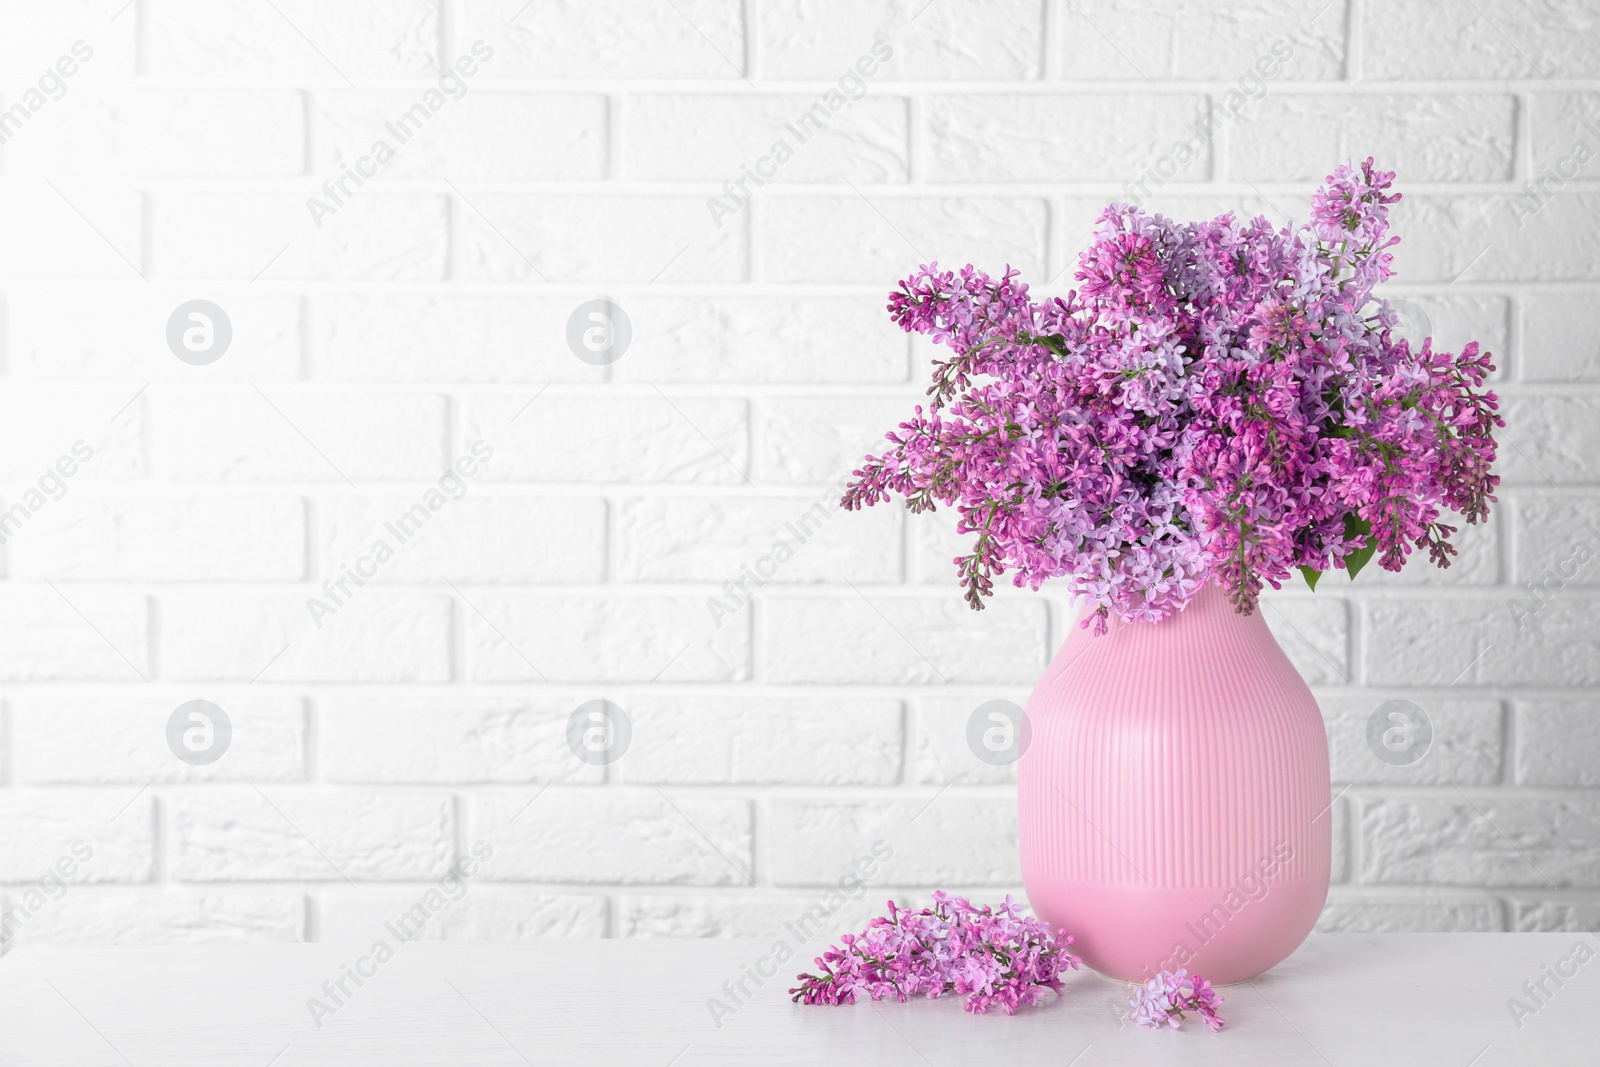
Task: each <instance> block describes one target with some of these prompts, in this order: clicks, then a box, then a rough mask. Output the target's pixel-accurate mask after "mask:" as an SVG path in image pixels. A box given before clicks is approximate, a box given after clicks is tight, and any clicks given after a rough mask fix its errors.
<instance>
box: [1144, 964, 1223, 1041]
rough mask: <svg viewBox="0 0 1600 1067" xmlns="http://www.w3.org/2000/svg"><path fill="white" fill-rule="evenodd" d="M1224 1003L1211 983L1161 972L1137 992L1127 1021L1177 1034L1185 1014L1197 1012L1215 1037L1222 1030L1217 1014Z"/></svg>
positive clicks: (1179, 974) (1184, 974) (1182, 974)
mask: <svg viewBox="0 0 1600 1067" xmlns="http://www.w3.org/2000/svg"><path fill="white" fill-rule="evenodd" d="M1221 1002H1222V998H1221V997H1220V996H1218V995H1217V992H1216V990H1214V989H1212V988H1211V983H1210V982H1208V981H1206V980H1205V979H1204V978H1201V977H1200V976H1199V975H1195V976H1193V977H1192V978H1191V977H1190V976H1189V972H1188V971H1184V970H1179V971H1178V973H1177V974H1173V973H1172V972H1171V971H1162V972H1161V973H1160V974H1158V975H1156V976H1155V977H1154V978H1152V979H1150V980H1149V981H1148V982H1146V983H1145V984H1144V985H1142V986H1139V987H1138V988H1137V989H1135V990H1134V992H1133V996H1132V997H1130V998H1129V1000H1128V1018H1130V1019H1132V1020H1133V1021H1134V1022H1136V1023H1138V1024H1139V1025H1140V1026H1148V1027H1150V1028H1152V1029H1155V1030H1159V1029H1161V1028H1162V1027H1163V1026H1170V1027H1172V1028H1173V1029H1174V1030H1176V1029H1177V1028H1178V1027H1179V1026H1180V1025H1182V1023H1183V1020H1184V1018H1185V1015H1184V1013H1185V1012H1194V1013H1195V1014H1197V1015H1199V1016H1200V1018H1202V1019H1204V1020H1205V1023H1206V1025H1207V1026H1209V1027H1211V1032H1212V1033H1216V1032H1217V1031H1218V1030H1221V1029H1222V1027H1223V1021H1222V1016H1220V1015H1218V1014H1217V1005H1218V1004H1220V1003H1221Z"/></svg>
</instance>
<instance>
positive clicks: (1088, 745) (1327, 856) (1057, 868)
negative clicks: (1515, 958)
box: [1017, 585, 1333, 983]
mask: <svg viewBox="0 0 1600 1067" xmlns="http://www.w3.org/2000/svg"><path fill="white" fill-rule="evenodd" d="M1027 716H1028V722H1029V727H1030V729H1031V741H1030V743H1029V745H1028V747H1027V749H1026V750H1025V751H1024V753H1023V755H1022V758H1021V759H1020V761H1019V762H1018V765H1017V792H1018V798H1017V799H1018V824H1019V833H1020V837H1021V843H1022V872H1023V880H1024V884H1025V885H1026V888H1027V892H1028V900H1029V902H1030V903H1031V904H1032V906H1033V909H1034V911H1035V912H1036V913H1037V914H1039V915H1040V916H1041V917H1042V918H1044V919H1045V920H1047V921H1048V922H1050V924H1051V925H1052V926H1057V927H1064V928H1065V929H1066V930H1067V931H1068V932H1069V933H1071V934H1073V935H1074V936H1075V937H1077V939H1078V940H1077V943H1076V945H1075V946H1074V948H1075V949H1076V950H1077V951H1079V952H1081V954H1082V956H1083V958H1084V962H1085V963H1087V964H1088V965H1089V966H1090V967H1092V968H1094V969H1095V970H1097V971H1099V972H1101V973H1102V974H1106V975H1110V976H1111V977H1114V978H1120V979H1123V980H1127V981H1142V980H1144V979H1146V978H1148V977H1150V976H1151V975H1153V974H1154V973H1155V972H1156V971H1159V970H1161V969H1163V968H1166V969H1169V970H1177V969H1178V968H1179V967H1184V968H1186V969H1187V970H1188V971H1189V972H1190V973H1191V974H1199V975H1202V976H1204V977H1205V978H1208V979H1210V980H1211V981H1213V982H1217V983H1228V982H1240V981H1244V980H1246V979H1249V978H1252V977H1254V976H1255V975H1258V974H1260V973H1261V972H1262V971H1265V970H1266V969H1267V968H1269V967H1271V966H1273V965H1274V964H1276V963H1278V962H1279V961H1280V960H1282V959H1283V958H1284V957H1286V956H1287V955H1288V954H1289V953H1290V952H1293V951H1294V949H1295V948H1296V947H1298V946H1299V944H1300V943H1301V942H1302V941H1303V940H1304V939H1305V936H1306V934H1308V933H1310V931H1311V927H1312V925H1313V924H1314V923H1315V922H1316V918H1317V915H1318V913H1319V912H1320V911H1321V910H1322V905H1323V902H1324V901H1325V900H1326V898H1327V895H1328V877H1329V868H1330V863H1331V845H1332V832H1331V825H1332V821H1333V814H1332V812H1331V811H1330V810H1329V808H1330V801H1331V798H1330V796H1329V786H1328V739H1327V733H1326V731H1325V729H1324V727H1323V723H1322V715H1321V713H1320V712H1319V711H1318V710H1317V703H1316V700H1315V699H1314V698H1313V697H1312V695H1311V691H1310V690H1309V689H1307V688H1306V684H1305V682H1304V681H1302V680H1301V678H1300V675H1299V674H1298V673H1297V672H1296V671H1295V669H1294V666H1293V665H1292V664H1291V663H1290V662H1289V659H1288V657H1287V656H1285V655H1284V654H1283V650H1282V649H1281V648H1279V647H1278V643H1277V641H1276V640H1275V639H1274V638H1273V636H1272V631H1271V630H1269V629H1268V628H1267V624H1266V622H1265V621H1264V620H1263V619H1262V617H1261V613H1260V612H1259V611H1257V612H1256V613H1255V614H1253V615H1248V616H1244V615H1239V614H1237V613H1235V612H1234V610H1233V608H1232V606H1231V605H1230V604H1229V603H1228V602H1227V599H1226V596H1225V595H1224V593H1223V592H1222V591H1221V590H1220V589H1219V588H1217V587H1216V586H1215V585H1207V586H1206V588H1205V589H1203V590H1202V591H1201V592H1200V593H1199V594H1198V595H1197V596H1196V597H1195V598H1194V599H1193V600H1191V601H1190V602H1189V605H1188V606H1187V607H1186V608H1185V609H1184V610H1183V611H1181V612H1179V613H1178V614H1177V615H1174V616H1171V617H1168V618H1166V619H1163V620H1161V621H1160V622H1156V623H1149V622H1138V623H1126V624H1123V623H1117V622H1114V621H1113V622H1112V623H1111V628H1110V631H1109V632H1108V633H1106V634H1104V635H1103V636H1098V637H1097V636H1095V635H1094V633H1093V631H1092V630H1084V629H1075V630H1074V631H1073V633H1072V635H1071V636H1070V637H1069V638H1068V639H1067V641H1066V643H1065V644H1064V645H1063V646H1062V648H1061V651H1060V652H1059V653H1058V654H1057V656H1056V658H1055V661H1054V662H1053V663H1051V665H1050V668H1049V670H1048V671H1047V672H1046V674H1045V676H1044V678H1043V679H1042V680H1041V681H1040V682H1039V684H1038V686H1037V687H1035V689H1034V691H1033V695H1032V696H1031V697H1030V698H1029V700H1028V707H1027Z"/></svg>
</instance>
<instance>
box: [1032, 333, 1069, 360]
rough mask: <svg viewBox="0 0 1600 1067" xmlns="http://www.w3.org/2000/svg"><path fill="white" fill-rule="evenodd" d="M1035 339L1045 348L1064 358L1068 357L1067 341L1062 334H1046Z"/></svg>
mask: <svg viewBox="0 0 1600 1067" xmlns="http://www.w3.org/2000/svg"><path fill="white" fill-rule="evenodd" d="M1035 340H1036V341H1038V343H1039V344H1041V345H1043V346H1044V347H1045V348H1048V349H1049V350H1050V351H1051V352H1054V353H1055V354H1056V355H1058V356H1061V357H1063V358H1065V357H1066V354H1067V342H1066V340H1065V339H1064V338H1062V336H1061V335H1060V334H1055V333H1051V334H1045V335H1043V336H1041V337H1038V338H1035Z"/></svg>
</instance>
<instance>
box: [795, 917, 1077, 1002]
mask: <svg viewBox="0 0 1600 1067" xmlns="http://www.w3.org/2000/svg"><path fill="white" fill-rule="evenodd" d="M932 900H933V906H932V907H929V908H922V909H920V910H917V911H907V910H905V909H904V908H898V907H896V906H895V903H894V901H892V900H891V901H889V914H888V915H886V916H882V915H880V916H879V917H877V918H875V919H873V920H872V921H871V922H870V923H868V924H867V928H866V929H865V930H864V931H862V932H861V934H859V935H854V934H845V935H844V936H843V937H841V938H840V939H839V940H840V942H841V943H842V946H843V947H840V946H837V945H836V946H832V947H830V948H829V949H828V950H827V951H826V952H824V953H823V954H822V955H821V956H818V957H817V966H818V967H820V968H821V970H822V973H821V974H802V975H800V976H799V981H800V984H799V985H798V986H796V987H795V988H793V989H791V990H789V992H790V993H792V994H793V999H794V1000H796V1001H802V1002H804V1003H806V1004H846V1003H848V1004H854V1003H855V1000H856V995H857V994H858V993H860V994H865V995H866V996H868V997H870V998H871V999H873V1000H882V999H883V998H885V997H889V996H894V997H896V998H898V999H899V1000H901V1001H902V1002H904V1001H906V1000H908V999H910V998H911V997H913V996H919V995H920V996H925V997H929V998H933V997H941V996H944V995H945V994H946V993H962V994H966V995H967V1004H966V1008H967V1010H968V1011H970V1012H975V1013H976V1014H979V1015H982V1014H984V1013H985V1012H987V1011H988V1010H989V1009H990V1008H992V1007H999V1008H1002V1009H1004V1011H1005V1013H1006V1014H1007V1015H1012V1014H1015V1013H1016V1010H1017V1008H1019V1007H1021V1006H1022V1005H1024V1004H1036V1003H1038V1000H1039V991H1040V990H1041V989H1043V988H1049V989H1053V990H1055V991H1056V992H1057V993H1058V994H1059V993H1060V992H1061V981H1060V978H1059V976H1060V974H1061V972H1062V971H1064V970H1068V969H1076V968H1077V966H1078V964H1079V963H1080V962H1082V961H1081V960H1080V959H1079V958H1078V957H1077V956H1073V955H1071V954H1070V953H1069V952H1068V951H1067V948H1068V946H1070V945H1071V944H1072V942H1073V940H1074V939H1073V937H1072V935H1070V934H1068V933H1067V932H1066V931H1065V930H1062V931H1059V932H1056V933H1052V932H1051V930H1050V927H1049V926H1048V925H1046V924H1045V923H1043V922H1040V921H1039V920H1038V919H1035V918H1033V917H1032V916H1027V915H1021V914H1019V913H1018V911H1017V906H1016V904H1015V903H1014V902H1013V901H1012V899H1011V897H1010V895H1007V896H1006V899H1005V903H1004V904H1001V905H1000V906H999V907H998V908H990V907H989V906H987V905H985V906H984V907H982V908H979V907H977V906H976V905H973V904H971V903H969V902H968V901H967V900H966V899H964V898H962V897H952V896H950V895H949V894H947V893H944V892H935V893H934V894H933V897H932Z"/></svg>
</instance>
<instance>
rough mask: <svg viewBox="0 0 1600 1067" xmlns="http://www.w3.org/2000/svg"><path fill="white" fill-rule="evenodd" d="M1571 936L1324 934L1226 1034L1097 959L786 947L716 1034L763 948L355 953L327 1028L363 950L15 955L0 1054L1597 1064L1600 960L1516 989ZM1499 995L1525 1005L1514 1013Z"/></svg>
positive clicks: (293, 1066) (592, 1061)
mask: <svg viewBox="0 0 1600 1067" xmlns="http://www.w3.org/2000/svg"><path fill="white" fill-rule="evenodd" d="M1580 939H1582V940H1586V941H1587V942H1588V943H1589V944H1590V946H1591V947H1600V945H1597V943H1600V938H1596V937H1595V936H1593V935H1578V934H1384V935H1364V934H1335V935H1321V936H1316V937H1313V938H1312V939H1311V940H1310V941H1309V942H1307V943H1306V945H1305V946H1304V947H1303V948H1302V949H1301V950H1300V951H1299V952H1297V953H1296V954H1295V955H1294V956H1293V957H1292V958H1291V959H1289V960H1288V961H1287V962H1285V963H1283V964H1281V965H1280V966H1279V967H1278V968H1276V969H1275V970H1274V971H1272V972H1271V973H1270V974H1268V975H1266V976H1264V977H1263V978H1260V979H1258V980H1257V981H1256V982H1254V983H1252V984H1249V985H1244V986H1237V987H1232V988H1228V989H1224V990H1223V991H1222V992H1223V994H1224V996H1225V997H1226V998H1227V999H1226V1002H1225V1004H1224V1005H1223V1016H1224V1018H1226V1019H1227V1021H1228V1028H1227V1029H1226V1030H1224V1031H1223V1032H1222V1033H1221V1034H1212V1033H1210V1032H1209V1031H1207V1030H1205V1029H1204V1028H1203V1027H1198V1026H1189V1027H1186V1028H1185V1029H1184V1030H1181V1031H1176V1032H1173V1031H1160V1032H1154V1031H1149V1030H1144V1029H1140V1028H1138V1027H1135V1026H1133V1025H1132V1024H1129V1023H1126V1022H1125V1021H1122V1020H1120V1019H1119V1014H1120V1010H1121V1008H1122V1006H1123V1003H1124V1001H1125V999H1126V996H1127V993H1126V989H1125V987H1123V986H1121V985H1119V984H1117V983H1114V982H1111V981H1108V980H1106V979H1103V978H1100V977H1098V976H1096V975H1093V974H1090V973H1088V972H1078V973H1077V974H1075V975H1072V976H1071V977H1070V978H1069V980H1068V982H1067V990H1066V995H1065V996H1063V997H1060V998H1057V997H1054V996H1050V997H1049V998H1048V999H1047V1000H1046V1001H1045V1002H1044V1003H1043V1004H1042V1005H1041V1006H1039V1007H1037V1008H1034V1009H1029V1010H1025V1011H1023V1012H1021V1013H1019V1014H1018V1015H1017V1016H1015V1017H1013V1018H1007V1017H1005V1016H1004V1015H995V1016H974V1015H969V1014H967V1013H965V1012H963V1011H962V1010H961V1002H960V1000H959V999H955V998H947V999H943V1000H938V1001H931V1002H930V1001H914V1002H912V1003H909V1004H899V1003H895V1002H892V1001H891V1002H887V1003H880V1004H876V1005H873V1004H867V1003H861V1004H856V1005H854V1006H843V1007H837V1008H828V1007H803V1006H799V1005H793V1004H791V1003H790V1002H789V1000H788V998H787V997H786V995H785V993H784V990H785V988H786V987H787V986H788V985H790V984H791V978H792V976H793V975H794V974H795V973H796V971H797V970H798V967H797V966H796V964H799V963H801V962H802V961H800V960H791V961H789V963H788V964H785V965H784V966H783V967H782V968H781V969H780V970H779V971H778V973H777V974H776V976H774V977H773V978H771V979H770V980H767V981H766V982H765V984H764V985H763V986H762V987H761V988H760V989H759V990H758V991H756V992H755V995H754V996H753V997H752V998H750V999H749V1000H748V1001H747V1002H746V1003H745V1004H744V1005H743V1006H742V1007H740V1008H739V1009H738V1010H737V1011H736V1012H735V1013H734V1014H733V1015H732V1017H731V1018H727V1019H724V1020H723V1025H722V1026H721V1027H720V1028H719V1027H718V1026H717V1025H716V1024H715V1023H714V1022H713V1020H712V1015H711V1011H710V1009H709V1008H708V1005H707V1001H708V998H710V997H712V996H714V995H723V994H722V987H723V983H724V982H726V981H729V980H736V979H738V978H739V977H740V975H741V973H742V972H743V971H744V969H745V967H746V966H747V965H752V966H753V965H754V964H755V963H756V962H757V961H758V960H759V959H760V958H761V957H762V956H763V955H765V954H766V953H767V952H768V951H769V950H770V948H771V944H770V943H769V942H764V941H603V942H544V943H524V944H490V943H472V942H454V943H423V942H417V943H407V944H403V945H401V946H400V948H399V950H398V952H397V953H396V954H395V955H394V957H393V958H392V959H390V960H388V961H387V962H384V963H382V964H378V965H376V966H372V965H371V964H368V965H365V966H364V969H366V970H369V971H372V972H373V974H372V976H371V977H369V978H364V979H363V983H364V984H363V985H361V986H360V987H357V986H356V985H355V984H354V983H353V982H352V981H350V980H348V979H347V980H346V983H345V984H346V988H347V989H348V990H349V991H350V992H351V995H350V996H349V997H348V998H344V997H341V998H340V999H341V1000H343V1001H344V1003H343V1004H342V1006H339V1007H338V1009H337V1011H335V1012H334V1013H333V1014H332V1015H331V1016H328V1017H326V1018H324V1019H323V1020H322V1023H323V1025H322V1026H321V1027H320V1028H319V1027H318V1026H316V1025H315V1024H314V1023H313V1020H312V1014H311V1011H310V1010H309V1008H308V1006H307V1001H308V999H309V998H311V997H313V996H317V997H322V998H323V999H324V1001H325V1003H327V1004H329V1005H332V1004H333V1000H332V998H329V997H327V996H326V995H325V994H324V993H323V983H324V981H328V980H331V979H337V978H338V977H339V975H340V973H341V968H342V967H343V966H351V967H353V966H354V965H355V964H356V963H357V961H358V960H360V959H361V958H362V957H363V956H364V955H365V954H366V952H367V951H368V947H367V946H357V945H331V944H306V945H210V946H183V947H124V948H100V949H70V948H47V947H40V948H33V949H29V948H23V949H20V950H18V951H16V952H13V953H11V954H10V955H7V956H5V957H4V958H3V959H0V1064H4V1065H6V1067H25V1065H34V1064H39V1065H45V1064H48V1065H50V1067H76V1065H91V1064H92V1065H107V1067H126V1065H132V1067H185V1065H189V1064H229V1065H231V1067H241V1065H242V1067H268V1065H269V1064H273V1065H275V1067H304V1065H309V1064H328V1065H332V1064H338V1065H341V1067H344V1065H360V1064H372V1065H383V1067H396V1065H400V1064H441V1065H450V1067H460V1065H468V1064H471V1065H476V1064H504V1065H509V1067H515V1065H518V1064H540V1065H543V1064H562V1065H567V1064H582V1065H585V1067H598V1065H601V1064H627V1065H630V1067H634V1065H637V1067H669V1065H671V1067H696V1065H702V1064H738V1065H741V1067H743V1065H754V1064H872V1065H877V1067H889V1065H900V1064H906V1065H913V1067H930V1065H931V1067H943V1065H945V1064H986V1065H987V1064H1006V1065H1031V1064H1051V1065H1055V1067H1066V1065H1069V1064H1070V1065H1073V1067H1094V1065H1097V1064H1157V1063H1160V1064H1178V1063H1181V1064H1185V1065H1189V1064H1193V1065H1200V1064H1230V1065H1241V1064H1271V1065H1274V1067H1280V1065H1293V1064H1316V1065H1321V1064H1333V1065H1337V1067H1343V1065H1346V1064H1349V1065H1351V1067H1373V1065H1381V1064H1404V1065H1407V1067H1410V1065H1417V1064H1442V1065H1446V1067H1467V1065H1468V1064H1471V1065H1473V1067H1491V1065H1509V1064H1537V1065H1540V1067H1550V1065H1558V1064H1587V1065H1593V1064H1596V1063H1600V957H1597V958H1595V959H1591V960H1589V961H1588V962H1586V963H1584V964H1582V965H1581V966H1579V967H1578V968H1577V973H1576V975H1575V976H1573V977H1570V978H1563V979H1562V981H1563V983H1564V984H1563V985H1562V986H1560V987H1558V986H1556V985H1555V983H1554V981H1553V980H1551V979H1549V978H1545V979H1544V981H1545V985H1546V988H1547V989H1548V990H1549V992H1550V996H1548V997H1541V998H1540V999H1541V1000H1542V1001H1543V1004H1542V1005H1535V1004H1534V1003H1533V1002H1532V1001H1531V1000H1529V999H1528V995H1527V993H1525V992H1524V991H1523V989H1522V986H1523V983H1525V982H1533V983H1537V982H1538V981H1539V980H1540V979H1541V978H1542V977H1543V976H1544V975H1546V974H1549V973H1555V972H1554V971H1553V970H1551V971H1546V970H1545V969H1546V968H1552V969H1553V968H1555V967H1556V966H1557V964H1558V961H1561V960H1563V959H1565V958H1568V957H1569V955H1570V952H1571V949H1572V946H1573V945H1574V944H1575V943H1577V942H1578V941H1579V940H1580ZM1566 969H1568V970H1570V969H1571V967H1570V965H1566ZM746 987H747V988H753V986H752V985H751V983H750V981H749V980H748V979H747V980H746ZM1535 992H1537V989H1535ZM1513 997H1516V998H1521V999H1522V1000H1524V1001H1525V1002H1527V1003H1528V1004H1529V1006H1530V1007H1534V1008H1536V1010H1535V1012H1534V1013H1533V1014H1532V1015H1528V1016H1525V1017H1523V1018H1522V1019H1521V1026H1520V1028H1519V1026H1518V1025H1517V1022H1516V1021H1514V1020H1513V1018H1512V1014H1511V1011H1510V1010H1509V1008H1508V1006H1507V1002H1508V1000H1509V999H1510V998H1513ZM728 1003H730V1004H731V1001H730V1002H728Z"/></svg>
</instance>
